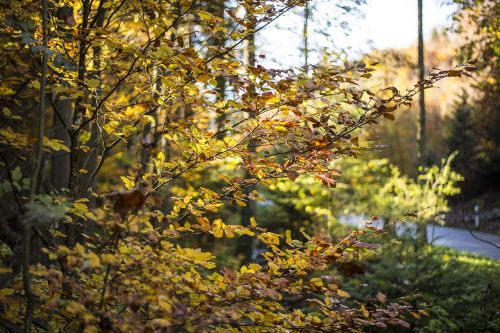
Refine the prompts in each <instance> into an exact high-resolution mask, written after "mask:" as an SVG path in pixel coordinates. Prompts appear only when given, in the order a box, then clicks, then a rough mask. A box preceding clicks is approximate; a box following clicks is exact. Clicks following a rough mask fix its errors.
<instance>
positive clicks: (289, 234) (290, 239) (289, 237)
mask: <svg viewBox="0 0 500 333" xmlns="http://www.w3.org/2000/svg"><path fill="white" fill-rule="evenodd" d="M285 235H286V243H287V244H290V243H291V242H292V232H291V231H290V230H287V231H286V232H285Z"/></svg>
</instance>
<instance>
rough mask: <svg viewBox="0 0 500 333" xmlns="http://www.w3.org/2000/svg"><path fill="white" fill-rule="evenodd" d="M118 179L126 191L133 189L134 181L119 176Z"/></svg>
mask: <svg viewBox="0 0 500 333" xmlns="http://www.w3.org/2000/svg"><path fill="white" fill-rule="evenodd" d="M120 179H121V180H122V183H123V185H125V187H126V188H127V189H128V190H131V189H133V188H134V187H135V181H134V180H133V179H132V178H131V177H125V176H121V177H120Z"/></svg>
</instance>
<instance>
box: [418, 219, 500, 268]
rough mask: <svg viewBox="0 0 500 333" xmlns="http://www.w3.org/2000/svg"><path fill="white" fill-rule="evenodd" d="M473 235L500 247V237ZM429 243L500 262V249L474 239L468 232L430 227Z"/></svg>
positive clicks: (428, 230)
mask: <svg viewBox="0 0 500 333" xmlns="http://www.w3.org/2000/svg"><path fill="white" fill-rule="evenodd" d="M473 233H474V235H475V236H476V237H478V238H481V239H484V240H487V241H489V242H492V243H494V244H496V245H498V246H500V236H495V235H491V234H486V233H483V232H475V231H473ZM427 241H428V242H429V243H433V244H436V245H443V246H448V247H451V248H453V249H457V250H460V251H467V252H472V253H479V254H482V255H484V256H487V257H491V258H494V259H497V260H500V249H498V248H496V247H495V246H493V245H491V244H488V243H486V242H482V241H480V240H478V239H476V238H474V237H473V236H472V235H471V234H470V232H469V231H468V230H463V229H456V228H449V227H442V226H437V225H428V226H427Z"/></svg>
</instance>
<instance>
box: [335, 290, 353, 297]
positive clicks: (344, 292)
mask: <svg viewBox="0 0 500 333" xmlns="http://www.w3.org/2000/svg"><path fill="white" fill-rule="evenodd" d="M337 295H339V296H340V297H345V298H348V297H351V295H349V293H348V292H347V291H344V290H341V289H338V290H337Z"/></svg>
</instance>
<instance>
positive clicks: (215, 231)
mask: <svg viewBox="0 0 500 333" xmlns="http://www.w3.org/2000/svg"><path fill="white" fill-rule="evenodd" d="M212 233H213V234H214V236H215V237H217V238H221V237H222V236H224V231H223V230H222V228H220V227H216V228H214V229H213V230H212Z"/></svg>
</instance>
